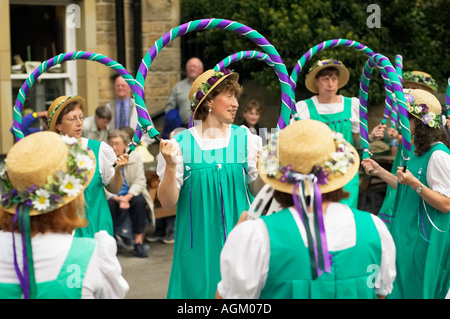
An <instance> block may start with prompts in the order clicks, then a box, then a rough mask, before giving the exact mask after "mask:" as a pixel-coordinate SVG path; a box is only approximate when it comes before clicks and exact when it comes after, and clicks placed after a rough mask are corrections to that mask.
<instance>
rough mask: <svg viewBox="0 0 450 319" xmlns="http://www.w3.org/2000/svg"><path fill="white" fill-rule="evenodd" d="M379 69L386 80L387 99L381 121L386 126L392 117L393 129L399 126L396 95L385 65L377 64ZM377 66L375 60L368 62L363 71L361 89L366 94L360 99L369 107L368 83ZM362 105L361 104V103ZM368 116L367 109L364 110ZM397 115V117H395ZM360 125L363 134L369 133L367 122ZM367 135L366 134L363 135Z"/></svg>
mask: <svg viewBox="0 0 450 319" xmlns="http://www.w3.org/2000/svg"><path fill="white" fill-rule="evenodd" d="M376 64H377V67H378V68H379V69H380V72H381V76H382V78H383V80H384V86H385V91H386V99H385V108H384V114H383V119H382V121H381V123H382V124H386V122H387V120H388V118H389V117H391V125H392V126H393V127H396V126H397V110H396V105H397V103H396V99H395V94H394V92H393V89H392V83H391V80H390V79H389V76H388V74H387V73H386V70H385V69H384V67H383V65H381V64H380V63H376ZM374 66H375V63H374V61H373V60H370V59H369V60H368V61H367V62H366V64H365V66H364V70H363V76H362V78H361V84H360V88H362V90H363V92H364V94H363V95H360V99H361V98H362V99H363V101H364V105H367V96H368V83H369V81H370V75H371V74H372V71H373V68H374ZM360 105H361V103H360ZM363 111H364V112H365V113H366V114H367V109H365V110H363ZM394 114H395V115H394ZM360 125H364V130H361V132H367V122H365V123H364V122H360ZM363 135H365V134H363ZM363 135H361V138H363Z"/></svg>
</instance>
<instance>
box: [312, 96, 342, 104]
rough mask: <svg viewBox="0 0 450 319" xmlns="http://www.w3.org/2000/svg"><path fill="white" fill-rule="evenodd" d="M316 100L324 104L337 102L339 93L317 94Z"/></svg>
mask: <svg viewBox="0 0 450 319" xmlns="http://www.w3.org/2000/svg"><path fill="white" fill-rule="evenodd" d="M317 101H319V103H324V104H328V103H339V101H340V97H339V95H336V94H335V95H321V94H319V95H317Z"/></svg>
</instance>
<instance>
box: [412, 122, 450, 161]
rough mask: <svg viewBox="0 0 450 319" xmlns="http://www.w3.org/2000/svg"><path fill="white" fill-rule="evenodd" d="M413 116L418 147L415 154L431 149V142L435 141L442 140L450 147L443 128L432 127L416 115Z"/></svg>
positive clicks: (421, 153) (414, 133) (416, 145)
mask: <svg viewBox="0 0 450 319" xmlns="http://www.w3.org/2000/svg"><path fill="white" fill-rule="evenodd" d="M411 118H412V119H413V121H414V124H415V125H414V127H415V128H414V132H413V136H414V145H415V147H416V150H415V151H414V154H415V155H417V156H421V155H423V154H425V153H426V152H428V151H429V150H430V148H431V144H432V143H435V142H442V143H444V144H445V145H446V146H447V147H448V148H450V142H449V140H448V138H447V135H446V133H445V131H444V129H443V128H439V129H436V128H432V127H429V126H428V125H426V124H424V123H423V122H422V121H421V120H419V119H418V118H416V117H414V116H411Z"/></svg>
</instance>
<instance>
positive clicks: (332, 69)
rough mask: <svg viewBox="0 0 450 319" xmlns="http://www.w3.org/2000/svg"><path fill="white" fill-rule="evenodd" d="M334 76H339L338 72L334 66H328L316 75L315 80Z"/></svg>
mask: <svg viewBox="0 0 450 319" xmlns="http://www.w3.org/2000/svg"><path fill="white" fill-rule="evenodd" d="M332 75H336V76H339V70H338V69H337V68H335V67H334V66H330V67H328V68H323V69H322V70H320V71H319V72H317V74H316V77H315V78H316V79H318V78H320V77H321V76H332Z"/></svg>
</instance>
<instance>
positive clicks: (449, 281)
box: [389, 143, 450, 299]
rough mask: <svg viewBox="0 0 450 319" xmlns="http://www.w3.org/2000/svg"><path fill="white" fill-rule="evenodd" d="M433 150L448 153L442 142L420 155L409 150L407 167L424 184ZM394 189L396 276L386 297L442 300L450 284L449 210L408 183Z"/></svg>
mask: <svg viewBox="0 0 450 319" xmlns="http://www.w3.org/2000/svg"><path fill="white" fill-rule="evenodd" d="M437 150H442V151H444V152H446V153H447V154H450V151H449V149H448V148H447V147H446V146H445V145H444V144H442V143H437V144H435V145H433V146H432V147H431V149H430V150H429V151H428V152H426V153H425V154H423V155H421V156H416V155H414V153H413V152H411V159H410V161H409V164H408V170H409V171H410V172H411V173H412V174H413V175H414V176H415V177H416V178H418V179H419V180H420V181H421V182H422V184H423V185H425V186H426V187H428V183H427V168H428V162H429V160H430V157H431V155H432V153H433V152H434V151H437ZM397 192H399V198H400V201H399V202H396V203H395V209H394V214H393V216H392V217H393V218H392V223H391V228H390V231H391V234H392V238H393V239H394V242H395V247H396V268H397V276H396V278H395V281H394V289H393V290H392V293H391V294H390V295H389V298H402V299H403V298H407V299H429V298H430V299H443V298H445V295H446V294H447V292H448V290H449V287H450V235H449V230H450V213H449V212H447V213H443V212H441V211H438V210H437V209H435V208H433V207H432V206H430V205H429V204H427V203H426V202H425V201H424V200H422V198H421V196H420V195H419V194H417V193H416V192H415V190H414V189H413V188H411V187H410V186H406V185H402V184H398V188H397Z"/></svg>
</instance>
